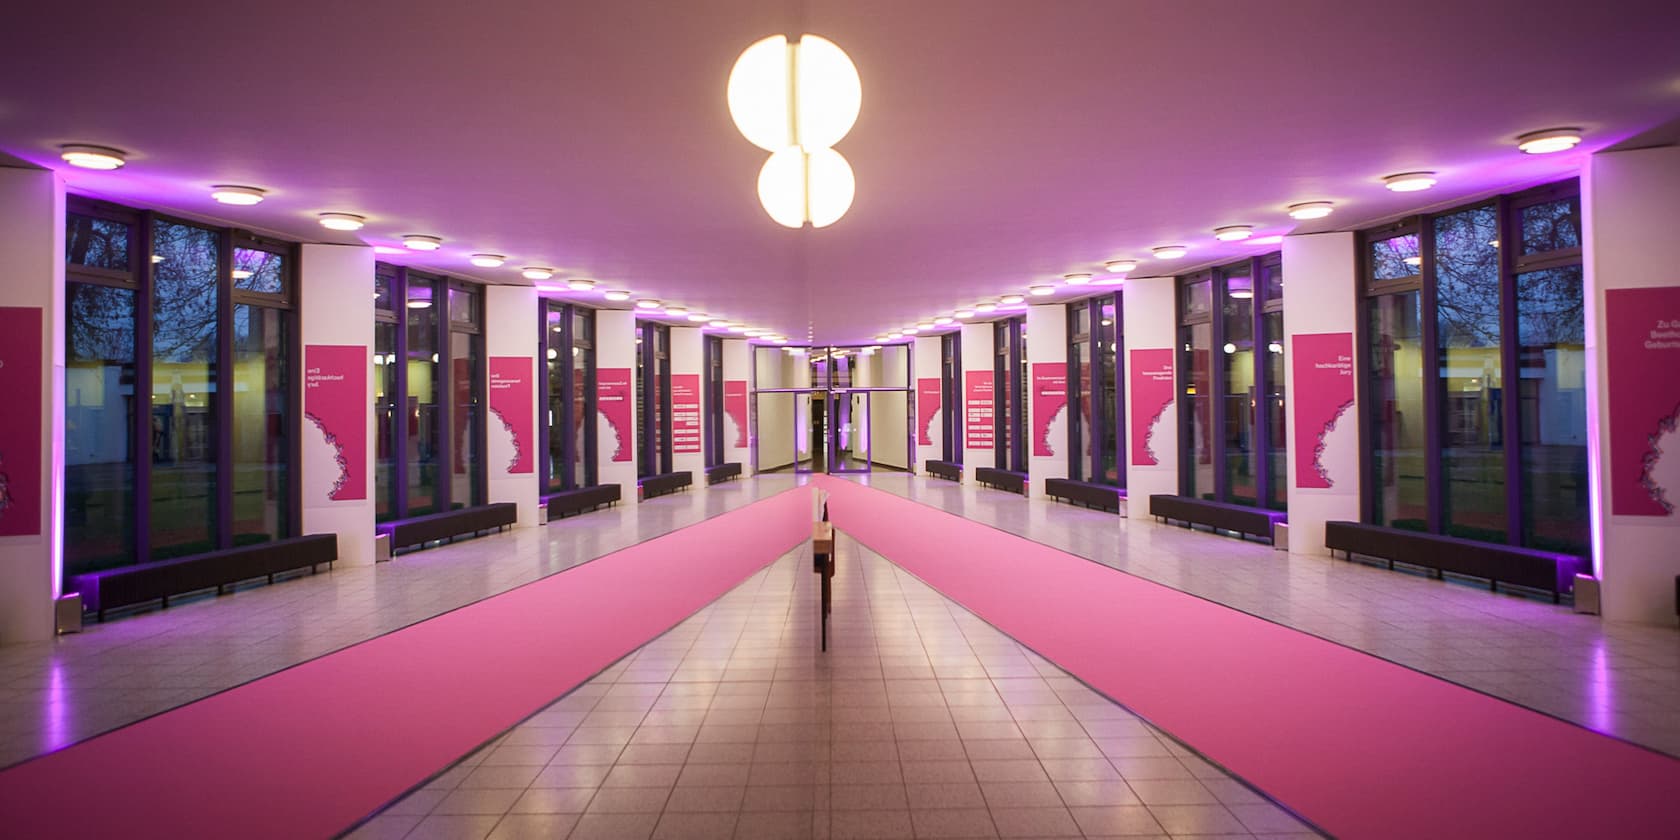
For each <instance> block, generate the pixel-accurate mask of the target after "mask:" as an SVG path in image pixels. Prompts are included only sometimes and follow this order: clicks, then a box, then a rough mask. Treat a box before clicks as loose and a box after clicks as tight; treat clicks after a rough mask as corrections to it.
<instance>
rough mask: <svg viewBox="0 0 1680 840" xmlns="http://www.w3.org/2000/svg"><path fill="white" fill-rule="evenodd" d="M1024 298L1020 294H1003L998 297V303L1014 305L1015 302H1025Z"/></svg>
mask: <svg viewBox="0 0 1680 840" xmlns="http://www.w3.org/2000/svg"><path fill="white" fill-rule="evenodd" d="M1026 300H1027V299H1026V297H1024V296H1022V295H1004V296H1003V297H1000V298H998V303H1001V304H1003V305H1004V306H1014V305H1015V304H1017V303H1025V302H1026Z"/></svg>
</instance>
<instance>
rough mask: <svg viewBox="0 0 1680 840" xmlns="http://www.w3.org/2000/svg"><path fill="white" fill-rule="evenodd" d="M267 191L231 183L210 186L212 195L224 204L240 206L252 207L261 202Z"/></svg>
mask: <svg viewBox="0 0 1680 840" xmlns="http://www.w3.org/2000/svg"><path fill="white" fill-rule="evenodd" d="M267 195H268V193H267V191H265V190H260V189H257V188H256V187H236V186H232V185H229V184H219V185H217V186H214V187H211V188H210V197H211V198H214V199H216V200H217V201H219V202H221V203H223V204H233V205H237V206H239V207H250V206H251V205H253V204H261V203H262V200H263V198H265V197H266V196H267Z"/></svg>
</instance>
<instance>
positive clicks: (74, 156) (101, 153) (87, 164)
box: [58, 143, 128, 172]
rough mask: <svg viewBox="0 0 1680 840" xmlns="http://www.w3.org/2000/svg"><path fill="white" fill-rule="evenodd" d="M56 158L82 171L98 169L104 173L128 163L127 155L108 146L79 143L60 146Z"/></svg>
mask: <svg viewBox="0 0 1680 840" xmlns="http://www.w3.org/2000/svg"><path fill="white" fill-rule="evenodd" d="M58 156H59V157H61V158H63V159H64V162H65V163H68V164H70V165H71V166H76V167H80V168H82V169H98V170H101V171H105V172H109V171H111V170H113V169H121V168H122V166H123V164H125V163H127V162H128V155H126V154H125V153H123V152H122V151H121V150H118V149H113V148H110V147H108V146H88V145H84V144H80V143H72V144H70V145H68V146H60V147H59V149H58Z"/></svg>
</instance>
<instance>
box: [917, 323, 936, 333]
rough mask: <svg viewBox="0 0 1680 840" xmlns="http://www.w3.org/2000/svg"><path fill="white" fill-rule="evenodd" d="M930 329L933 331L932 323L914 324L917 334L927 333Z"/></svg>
mask: <svg viewBox="0 0 1680 840" xmlns="http://www.w3.org/2000/svg"><path fill="white" fill-rule="evenodd" d="M931 329H933V322H932V321H917V322H916V331H917V332H927V331H929V330H931Z"/></svg>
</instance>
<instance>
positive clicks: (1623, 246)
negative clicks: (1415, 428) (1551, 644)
mask: <svg viewBox="0 0 1680 840" xmlns="http://www.w3.org/2000/svg"><path fill="white" fill-rule="evenodd" d="M1581 205H1582V216H1583V218H1584V220H1585V231H1584V236H1583V238H1582V241H1583V244H1584V255H1585V264H1584V269H1585V275H1586V278H1585V282H1586V289H1585V297H1586V323H1587V335H1586V353H1587V370H1586V376H1587V381H1586V392H1587V393H1588V394H1592V395H1594V396H1593V398H1591V399H1589V400H1588V402H1587V435H1588V444H1587V445H1588V458H1587V461H1588V486H1589V488H1590V493H1589V497H1590V498H1591V500H1592V505H1593V507H1592V510H1591V515H1592V519H1593V524H1594V528H1593V534H1594V543H1595V546H1594V549H1595V550H1594V552H1593V553H1594V555H1595V557H1596V558H1597V567H1598V575H1599V577H1600V579H1601V580H1602V582H1603V583H1602V593H1603V605H1602V606H1603V613H1604V617H1605V618H1607V619H1615V620H1620V621H1637V622H1644V623H1656V624H1666V625H1673V624H1675V602H1674V600H1675V591H1674V589H1675V584H1674V576H1675V575H1680V550H1677V549H1676V545H1677V544H1680V463H1676V462H1680V433H1677V432H1675V431H1674V430H1672V428H1671V427H1665V423H1664V420H1665V419H1667V420H1669V421H1672V419H1673V415H1672V414H1669V412H1672V411H1673V410H1674V406H1675V405H1677V404H1680V349H1674V348H1671V347H1668V346H1666V345H1669V344H1671V343H1672V342H1673V339H1668V338H1666V336H1656V335H1653V333H1655V332H1663V333H1672V332H1675V331H1680V328H1676V327H1675V326H1673V325H1675V324H1680V274H1677V273H1676V271H1675V268H1674V267H1675V265H1676V264H1680V238H1676V237H1675V236H1674V235H1673V231H1672V230H1671V228H1672V227H1673V220H1674V218H1675V216H1676V215H1677V214H1680V147H1674V146H1668V147H1663V148H1656V149H1639V150H1635V151H1628V152H1601V153H1599V154H1596V155H1593V156H1592V158H1591V159H1590V160H1589V161H1588V163H1587V168H1586V171H1585V173H1584V174H1583V177H1582V181H1581ZM1658 287H1662V288H1665V289H1666V290H1667V291H1666V292H1665V291H1655V289H1656V288H1658ZM1636 289H1637V290H1644V291H1639V292H1630V290H1636ZM1616 292H1622V293H1623V294H1622V295H1618V296H1617V297H1618V298H1619V299H1611V298H1609V297H1607V295H1609V294H1612V293H1616ZM1628 294H1633V295H1644V296H1647V297H1645V298H1643V299H1634V300H1631V301H1630V299H1629V298H1628ZM1654 297H1660V298H1662V299H1661V300H1660V301H1653V300H1652V299H1651V298H1654ZM1630 302H1631V303H1634V304H1637V306H1638V307H1642V308H1643V312H1641V310H1640V308H1630V307H1629V303H1630ZM1652 303H1655V304H1656V305H1655V306H1652V305H1651V304H1652ZM1611 307H1614V311H1612V310H1611ZM1612 319H1616V320H1619V321H1622V322H1623V327H1624V328H1623V329H1619V330H1618V331H1617V332H1612V327H1611V324H1610V321H1611V320H1612ZM1665 321H1666V322H1667V323H1668V324H1669V326H1668V327H1667V328H1666V329H1663V328H1662V326H1661V324H1660V322H1665ZM1629 325H1632V326H1629ZM1628 337H1633V341H1632V344H1631V345H1629V344H1627V343H1625V342H1623V343H1619V342H1618V341H1617V340H1618V339H1619V338H1628ZM1613 348H1614V349H1613ZM1613 353H1617V354H1618V355H1616V356H1615V358H1612V354H1613ZM1613 361H1614V362H1615V364H1616V367H1615V368H1612V367H1611V363H1612V362H1613ZM1647 398H1649V399H1647ZM1618 411H1620V412H1621V414H1618V413H1617V412H1618ZM1636 412H1637V413H1636ZM1630 414H1631V415H1633V416H1631V417H1630V416H1625V415H1630ZM1665 428H1666V430H1665ZM1652 436H1658V438H1657V439H1658V442H1657V443H1656V444H1655V445H1652V443H1651V438H1652ZM1652 453H1655V459H1654V462H1651V463H1650V465H1649V466H1648V467H1645V468H1644V470H1642V469H1641V464H1642V462H1645V461H1647V460H1648V459H1650V458H1651V455H1652ZM1628 464H1631V465H1632V466H1631V467H1628V466H1625V465H1628ZM1618 465H1624V466H1623V467H1622V469H1620V470H1618V469H1617V467H1618ZM1642 472H1643V473H1645V474H1644V475H1641V473H1642ZM1647 480H1648V481H1649V482H1650V484H1654V485H1655V486H1656V487H1658V488H1661V490H1662V491H1665V494H1664V495H1665V497H1666V500H1667V501H1668V503H1669V504H1670V505H1672V506H1674V507H1673V508H1670V509H1668V510H1667V512H1666V513H1664V512H1662V511H1663V506H1662V505H1661V504H1660V503H1658V502H1656V501H1655V500H1654V499H1653V498H1652V492H1653V491H1652V489H1651V488H1650V486H1648V485H1647V484H1646V481H1647ZM1630 514H1631V515H1630Z"/></svg>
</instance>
